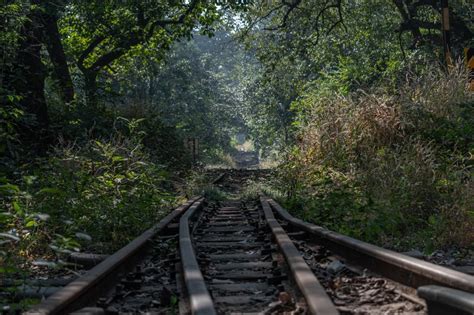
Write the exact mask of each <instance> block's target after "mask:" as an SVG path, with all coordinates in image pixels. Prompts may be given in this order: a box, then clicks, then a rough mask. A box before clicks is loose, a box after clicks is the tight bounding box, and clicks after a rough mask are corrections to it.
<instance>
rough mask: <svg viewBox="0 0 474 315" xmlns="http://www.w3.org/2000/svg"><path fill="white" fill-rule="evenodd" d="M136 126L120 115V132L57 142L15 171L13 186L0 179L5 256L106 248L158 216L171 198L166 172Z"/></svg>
mask: <svg viewBox="0 0 474 315" xmlns="http://www.w3.org/2000/svg"><path fill="white" fill-rule="evenodd" d="M138 124H139V122H138V121H127V125H128V128H129V131H128V134H126V135H124V134H123V133H121V132H119V131H116V132H113V135H112V136H111V138H109V139H102V140H98V139H91V140H89V141H88V142H85V143H83V144H81V145H77V144H74V143H72V144H66V143H62V144H60V145H58V146H57V147H56V148H55V149H54V152H52V153H51V155H50V156H49V157H48V158H44V159H40V160H38V162H37V164H35V165H28V167H27V169H23V170H21V174H22V176H21V178H22V179H21V180H18V183H16V185H12V184H11V183H8V182H7V181H6V179H4V180H3V182H4V183H3V185H1V186H0V190H1V192H2V194H1V198H0V202H1V203H2V207H3V208H4V209H5V210H6V212H4V213H3V214H2V215H1V216H0V223H1V224H0V227H1V230H0V232H2V233H4V234H0V241H2V242H1V243H0V250H4V253H8V255H6V254H5V255H4V258H5V260H6V259H7V258H8V257H10V258H15V259H20V260H21V259H24V260H32V259H34V258H37V257H39V256H41V257H43V258H54V259H56V260H57V259H58V258H61V257H62V255H67V254H68V253H69V251H70V250H79V247H80V245H81V244H82V245H83V246H86V247H88V248H89V250H94V251H97V252H112V251H114V250H116V249H118V248H119V247H121V246H123V245H124V244H126V243H127V242H128V241H130V240H131V239H132V238H134V237H136V236H137V235H138V234H139V233H141V232H142V231H143V230H144V229H146V228H148V227H150V226H151V224H153V223H154V222H157V221H158V220H159V219H160V218H161V217H162V216H163V215H164V214H166V212H167V210H168V209H169V208H171V207H172V206H173V205H174V203H175V201H176V198H175V196H174V194H173V192H172V191H171V189H170V184H169V182H168V177H169V175H168V173H167V171H166V169H165V168H164V167H163V166H160V165H158V164H155V163H153V162H152V161H151V160H150V158H149V155H148V154H147V152H146V150H145V148H144V147H143V145H142V138H143V136H144V135H143V134H142V133H141V132H140V131H139V130H138ZM90 240H93V242H90ZM7 256H8V257H7ZM10 258H8V259H10Z"/></svg>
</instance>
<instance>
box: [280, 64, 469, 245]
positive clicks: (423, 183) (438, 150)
mask: <svg viewBox="0 0 474 315" xmlns="http://www.w3.org/2000/svg"><path fill="white" fill-rule="evenodd" d="M466 83H467V75H466V73H465V72H464V71H461V70H460V68H456V69H453V70H452V71H451V73H450V74H449V75H448V76H446V74H445V73H444V72H442V71H441V70H438V69H434V68H433V69H429V71H427V73H425V74H422V75H418V76H414V75H413V76H410V75H409V76H407V81H406V83H405V84H404V85H403V86H402V87H401V88H400V90H399V93H397V94H391V95H388V94H387V93H386V92H383V91H382V90H376V89H374V90H373V91H370V92H368V91H358V92H356V93H352V94H349V95H346V96H341V95H335V94H333V93H330V92H328V91H315V90H314V89H313V88H311V89H310V90H309V91H308V92H307V94H306V95H305V96H304V97H303V98H302V99H301V100H299V101H298V102H297V103H295V104H294V108H295V109H297V110H298V113H299V119H298V121H297V123H296V126H297V130H298V134H297V145H296V148H295V149H294V150H293V151H292V152H290V154H289V158H288V161H287V162H286V163H285V167H284V171H283V176H284V177H285V180H286V182H287V183H290V184H291V185H289V186H287V187H286V190H287V191H288V192H289V195H290V196H292V198H293V202H295V201H294V200H295V199H296V200H297V199H299V198H300V199H301V198H302V199H303V200H304V202H302V203H305V204H306V205H308V204H310V205H311V206H310V207H308V206H306V211H307V212H308V214H307V215H309V216H316V218H315V219H317V220H319V223H320V224H324V225H327V226H328V227H330V228H334V229H337V230H339V231H343V232H347V233H349V234H352V235H356V236H357V235H360V236H361V237H364V238H366V239H370V240H372V239H374V238H375V239H377V241H379V242H383V241H384V240H387V239H392V238H394V237H403V236H404V235H410V234H411V235H413V238H412V239H414V241H415V242H417V241H418V243H419V245H420V244H421V245H422V246H428V245H430V246H432V245H447V244H462V245H466V244H472V242H473V241H474V234H473V231H472V226H474V218H473V213H472V210H473V209H472V205H473V203H472V185H473V181H472V154H473V152H474V141H473V134H474V129H473V128H474V118H473V115H472V113H473V109H474V97H473V94H472V93H470V92H468V91H467V89H466ZM304 196H309V197H308V198H307V197H304ZM461 221H462V222H463V223H462V224H461ZM369 226H372V227H370V228H369ZM454 230H455V231H456V232H453V231H454ZM372 231H373V233H372ZM407 233H408V234H407ZM417 234H418V236H417ZM427 234H428V235H430V237H431V239H428V240H427V239H426V235H427ZM408 243H409V242H408ZM408 243H407V244H405V245H407V246H409V245H410V244H408ZM428 243H429V244H428Z"/></svg>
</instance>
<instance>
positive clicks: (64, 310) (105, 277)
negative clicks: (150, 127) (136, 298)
mask: <svg viewBox="0 0 474 315" xmlns="http://www.w3.org/2000/svg"><path fill="white" fill-rule="evenodd" d="M198 199H199V198H197V197H196V198H193V199H191V200H189V201H188V202H186V203H185V204H183V205H181V206H180V207H178V208H176V209H175V210H173V211H172V212H171V213H170V214H168V215H167V216H166V217H165V218H163V219H162V220H161V221H160V222H159V223H158V224H156V225H155V226H153V227H151V228H150V229H148V230H147V231H145V232H144V233H143V234H141V235H140V236H139V237H137V238H136V239H134V240H133V241H132V242H130V243H129V244H127V245H126V246H124V247H122V248H121V249H120V250H118V251H117V252H116V253H114V254H113V255H111V256H109V257H108V258H107V259H105V260H104V261H103V262H101V263H100V264H98V265H97V266H95V267H94V268H92V269H91V270H89V271H88V272H87V273H86V274H84V275H83V276H82V277H80V278H78V279H76V280H74V281H73V282H71V283H69V284H68V285H67V286H65V287H64V288H63V289H61V290H59V291H57V292H56V293H54V294H53V295H51V296H50V297H49V298H48V299H46V300H45V301H43V302H42V303H40V304H37V305H35V306H33V307H32V308H31V309H30V310H29V311H28V312H26V313H25V314H41V315H46V314H69V313H70V312H73V311H75V310H78V309H80V308H81V307H84V306H86V305H90V304H93V303H94V302H95V301H96V300H97V299H98V298H99V296H100V293H103V292H106V291H107V290H109V289H110V288H112V287H113V286H114V285H115V283H116V282H117V281H118V280H119V277H117V274H118V273H122V272H124V271H126V270H129V269H131V267H132V266H134V265H135V264H136V263H137V262H138V261H139V260H140V259H141V258H142V257H143V256H144V255H145V253H146V249H147V247H148V244H149V240H150V239H152V238H153V237H155V236H156V235H157V234H158V233H159V232H160V231H162V230H163V229H164V228H165V227H166V226H167V225H168V224H169V223H170V222H171V221H173V220H174V219H176V218H178V217H179V216H180V215H181V214H182V213H183V212H184V211H186V210H187V209H188V208H189V207H191V205H192V204H193V203H194V202H195V201H196V200H198Z"/></svg>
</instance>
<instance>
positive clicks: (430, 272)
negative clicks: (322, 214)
mask: <svg viewBox="0 0 474 315" xmlns="http://www.w3.org/2000/svg"><path fill="white" fill-rule="evenodd" d="M268 202H269V204H270V205H271V207H272V209H273V210H275V211H276V212H277V214H278V215H279V216H280V217H281V218H283V219H284V220H285V221H287V222H288V223H289V224H290V225H293V226H295V227H297V228H299V229H301V230H303V231H306V232H307V233H310V234H311V235H314V236H316V237H317V238H318V242H320V243H321V244H322V245H324V246H326V247H327V248H329V249H330V250H331V251H334V252H335V253H337V254H339V255H340V256H342V257H344V258H346V259H348V260H349V261H354V262H356V263H358V264H360V265H361V266H364V267H366V268H368V269H370V270H372V271H375V272H377V273H379V274H381V275H383V276H385V277H387V278H390V279H392V280H395V281H398V282H400V283H402V284H405V285H407V286H410V287H413V288H418V287H420V286H424V285H430V284H434V285H441V286H446V287H451V288H454V289H458V290H463V291H467V292H471V293H474V277H473V276H470V275H468V274H464V273H462V272H459V271H455V270H451V269H448V268H445V267H441V266H437V265H435V264H432V263H429V262H426V261H423V260H420V259H416V258H413V257H409V256H406V255H403V254H400V253H397V252H394V251H391V250H388V249H385V248H381V247H378V246H375V245H372V244H368V243H366V242H363V241H359V240H356V239H354V238H352V237H348V236H345V235H342V234H339V233H336V232H332V231H329V230H327V229H325V228H322V227H320V226H317V225H314V224H311V223H307V222H304V221H303V220H300V219H297V218H295V217H293V216H291V215H290V214H289V213H288V212H287V211H286V210H285V209H283V208H282V207H281V206H280V205H279V204H278V203H276V202H275V201H274V200H271V199H268Z"/></svg>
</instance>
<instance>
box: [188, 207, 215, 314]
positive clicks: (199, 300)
mask: <svg viewBox="0 0 474 315" xmlns="http://www.w3.org/2000/svg"><path fill="white" fill-rule="evenodd" d="M203 200H204V199H200V200H198V201H196V202H195V203H194V204H193V205H192V206H191V207H190V208H189V210H188V211H186V213H185V214H184V215H183V216H182V217H181V219H180V220H179V252H180V255H181V265H182V268H183V277H184V282H185V285H186V289H187V293H188V298H189V304H190V307H191V312H192V314H193V315H216V314H217V312H216V310H215V308H214V302H213V301H212V298H211V295H210V294H209V291H208V290H207V287H206V283H205V281H204V277H203V275H202V273H201V270H200V268H199V264H198V262H197V259H196V255H195V253H194V248H193V243H192V239H191V233H190V230H189V222H190V219H191V218H192V217H193V216H194V215H195V214H196V211H198V210H199V209H200V208H201V207H202V203H203Z"/></svg>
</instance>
